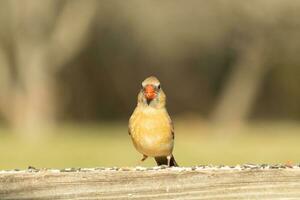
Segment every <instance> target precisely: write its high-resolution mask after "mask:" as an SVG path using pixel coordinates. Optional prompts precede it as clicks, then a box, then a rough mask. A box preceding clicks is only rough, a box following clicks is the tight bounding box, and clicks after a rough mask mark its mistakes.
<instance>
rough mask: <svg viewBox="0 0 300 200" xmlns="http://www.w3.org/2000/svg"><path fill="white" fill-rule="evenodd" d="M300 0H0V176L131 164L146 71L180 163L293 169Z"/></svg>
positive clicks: (299, 134) (135, 159) (298, 127)
mask: <svg viewBox="0 0 300 200" xmlns="http://www.w3.org/2000/svg"><path fill="white" fill-rule="evenodd" d="M299 19H300V1H297V0H254V1H240V0H230V1H228V0H211V1H204V0H190V1H180V0H178V1H171V0H166V1H140V0H129V1H122V0H119V1H118V0H114V1H106V0H103V1H95V0H88V1H84V0H43V1H40V0H24V1H22V0H3V1H1V2H0V169H12V168H26V167H27V166H29V165H30V166H35V167H38V168H44V167H47V168H55V167H58V168H63V167H97V166H136V165H143V166H152V165H155V163H154V161H153V160H152V159H148V160H147V161H146V162H144V163H139V160H140V159H141V155H139V154H138V153H137V152H136V151H135V149H134V147H133V145H132V143H131V140H130V138H129V136H128V133H127V121H128V118H129V116H130V115H131V113H132V111H133V109H134V108H135V105H136V95H137V93H138V91H139V89H140V87H141V82H142V80H143V79H144V78H146V77H147V76H150V75H155V76H157V77H158V78H159V79H160V81H161V83H162V87H163V89H164V91H165V92H166V94H167V97H168V111H169V112H170V114H171V116H172V118H173V120H174V124H175V134H176V141H175V149H174V155H175V157H176V159H177V161H178V163H179V164H180V165H184V166H191V165H198V164H224V165H227V164H229V165H236V164H241V163H289V164H290V163H297V162H298V161H299V160H298V159H299V158H300V150H299V141H300V123H299V120H300V89H299V86H300V56H299V52H300V20H299Z"/></svg>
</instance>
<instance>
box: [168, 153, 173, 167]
mask: <svg viewBox="0 0 300 200" xmlns="http://www.w3.org/2000/svg"><path fill="white" fill-rule="evenodd" d="M171 158H172V155H169V156H167V160H168V167H170V162H171Z"/></svg>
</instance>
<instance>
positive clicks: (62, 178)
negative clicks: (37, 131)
mask: <svg viewBox="0 0 300 200" xmlns="http://www.w3.org/2000/svg"><path fill="white" fill-rule="evenodd" d="M0 199H1V200H6V199H28V200H29V199H33V200H34V199H155V200H158V199H181V200H182V199H220V200H221V199H222V200H223V199H300V167H299V166H285V165H272V166H269V165H242V166H235V167H228V166H223V167H222V166H219V167H214V166H197V167H174V168H166V167H153V168H143V167H136V168H93V169H90V168H88V169H85V168H81V169H73V168H70V169H63V170H55V169H40V170H37V169H35V168H32V167H31V168H29V169H28V170H20V171H18V170H10V171H0Z"/></svg>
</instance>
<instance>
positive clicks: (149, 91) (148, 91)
mask: <svg viewBox="0 0 300 200" xmlns="http://www.w3.org/2000/svg"><path fill="white" fill-rule="evenodd" d="M144 94H145V97H146V99H147V100H152V99H154V98H155V97H156V93H155V90H154V87H153V86H152V85H147V86H146V87H145V88H144Z"/></svg>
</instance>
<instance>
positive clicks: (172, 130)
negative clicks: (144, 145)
mask: <svg viewBox="0 0 300 200" xmlns="http://www.w3.org/2000/svg"><path fill="white" fill-rule="evenodd" d="M169 122H170V125H171V134H172V137H173V139H174V138H175V133H174V124H173V121H172V120H171V118H170V117H169Z"/></svg>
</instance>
